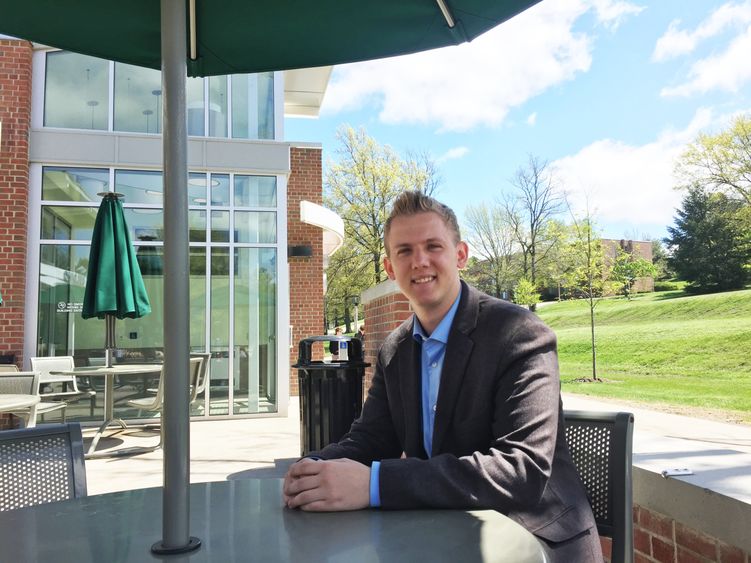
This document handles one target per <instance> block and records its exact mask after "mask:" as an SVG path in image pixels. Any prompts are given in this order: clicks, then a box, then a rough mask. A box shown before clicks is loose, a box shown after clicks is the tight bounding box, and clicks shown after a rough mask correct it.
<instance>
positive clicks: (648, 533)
mask: <svg viewBox="0 0 751 563" xmlns="http://www.w3.org/2000/svg"><path fill="white" fill-rule="evenodd" d="M634 562H635V563H655V562H658V563H676V562H677V563H750V562H751V556H750V555H749V553H747V552H745V551H743V550H742V549H740V548H739V547H735V546H731V545H727V544H725V543H722V542H721V541H719V540H717V539H716V538H713V537H712V536H709V535H707V534H705V533H704V532H702V531H700V530H695V529H693V528H689V527H688V526H685V525H684V524H681V523H680V522H678V521H676V520H674V519H672V518H670V517H668V516H665V515H664V514H660V513H659V512H654V511H652V510H648V509H646V508H644V507H642V506H638V505H637V506H635V507H634Z"/></svg>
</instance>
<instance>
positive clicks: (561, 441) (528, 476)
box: [313, 282, 595, 542]
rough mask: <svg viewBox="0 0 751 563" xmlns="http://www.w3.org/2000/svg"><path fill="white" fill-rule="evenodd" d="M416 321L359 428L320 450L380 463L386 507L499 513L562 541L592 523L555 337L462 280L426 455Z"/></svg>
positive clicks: (395, 350)
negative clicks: (571, 446)
mask: <svg viewBox="0 0 751 563" xmlns="http://www.w3.org/2000/svg"><path fill="white" fill-rule="evenodd" d="M412 323H413V321H412V319H411V318H410V319H408V320H407V321H405V322H404V323H403V324H402V325H401V326H400V327H399V328H398V329H396V330H395V331H394V332H393V333H392V334H391V335H389V337H388V338H387V339H386V340H385V342H384V343H383V346H382V347H381V349H380V351H379V353H378V361H377V363H376V367H375V373H374V377H373V383H372V385H371V387H370V390H369V392H368V397H367V399H366V401H365V404H364V405H363V410H362V415H361V416H360V418H359V419H358V420H356V421H355V422H354V423H353V424H352V428H351V429H350V432H349V433H348V434H347V435H346V436H344V438H342V440H341V441H340V442H339V443H338V444H331V445H329V446H327V447H326V448H324V449H323V450H321V451H320V452H316V453H315V454H313V455H317V456H319V457H321V458H323V459H333V458H342V457H347V458H350V459H354V460H356V461H359V462H361V463H364V464H367V465H370V463H371V462H372V461H374V460H382V462H381V470H380V489H381V490H380V492H381V504H382V507H383V508H385V509H406V508H418V507H445V508H475V509H476V508H491V509H495V510H498V511H499V512H502V513H504V514H506V515H508V516H510V517H511V518H513V519H514V520H516V521H517V522H519V523H520V524H522V525H523V526H524V527H526V528H527V529H528V530H529V531H531V532H532V533H534V534H536V535H538V536H540V537H542V538H544V539H546V540H548V541H553V542H560V541H564V540H566V539H569V538H571V537H573V536H575V535H577V534H579V533H581V532H583V531H585V530H587V529H589V528H591V527H593V526H594V525H595V523H594V518H593V516H592V511H591V509H590V506H589V503H588V502H587V498H586V494H585V492H584V488H583V486H582V484H581V481H580V480H579V476H578V474H577V472H576V469H575V467H574V465H573V462H572V461H571V457H570V455H569V452H568V448H567V446H566V441H565V437H564V427H563V415H562V406H561V399H560V380H559V376H558V358H557V355H556V340H555V335H554V334H553V332H552V331H551V330H550V329H549V328H548V327H547V326H545V325H544V324H543V323H542V321H540V320H539V319H538V317H537V316H536V315H535V314H533V313H530V312H529V311H527V310H526V309H523V308H521V307H518V306H516V305H513V304H510V303H507V302H504V301H501V300H499V299H494V298H492V297H488V296H487V295H485V294H483V293H481V292H479V291H477V290H476V289H474V288H472V287H470V286H468V285H467V284H465V283H464V282H462V290H461V301H460V303H459V308H458V309H457V312H456V317H455V318H454V323H453V325H452V327H451V331H450V333H449V338H448V343H447V346H446V356H445V359H444V364H443V371H442V375H441V383H440V388H439V392H438V404H437V409H436V415H435V428H434V434H433V452H434V454H433V457H431V458H428V457H427V455H426V453H425V449H424V447H423V433H422V414H421V413H422V403H421V392H420V388H421V381H420V379H421V378H420V367H419V366H420V345H419V344H418V343H417V342H415V340H414V338H413V337H412ZM402 452H404V454H405V455H406V459H400V457H401V456H402Z"/></svg>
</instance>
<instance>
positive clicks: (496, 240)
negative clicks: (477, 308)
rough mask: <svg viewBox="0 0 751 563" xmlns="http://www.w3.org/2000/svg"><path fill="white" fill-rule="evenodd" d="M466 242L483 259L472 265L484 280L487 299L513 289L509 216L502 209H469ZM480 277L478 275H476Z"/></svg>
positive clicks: (466, 220) (513, 264) (481, 206)
mask: <svg viewBox="0 0 751 563" xmlns="http://www.w3.org/2000/svg"><path fill="white" fill-rule="evenodd" d="M465 222H466V225H467V242H468V243H469V245H470V247H471V248H472V249H473V250H474V251H475V252H476V253H477V255H478V256H479V257H480V258H481V259H482V261H480V262H478V263H474V262H473V265H472V267H473V269H474V268H477V269H481V271H482V273H483V274H484V275H483V276H482V277H483V278H485V279H487V280H488V282H489V283H487V285H488V287H487V288H485V289H487V290H489V291H487V292H488V293H489V294H490V295H495V296H496V297H501V296H503V292H504V291H507V290H509V289H510V288H511V287H512V285H513V280H514V278H515V274H516V270H517V268H516V264H515V260H514V251H515V249H516V244H515V242H516V236H515V232H514V230H513V228H512V226H511V221H509V218H508V213H507V211H506V210H505V209H504V208H503V207H502V206H498V205H497V206H493V207H488V206H487V205H485V204H479V205H471V206H469V207H467V210H466V212H465ZM477 273H478V274H479V272H477Z"/></svg>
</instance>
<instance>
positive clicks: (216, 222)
mask: <svg viewBox="0 0 751 563" xmlns="http://www.w3.org/2000/svg"><path fill="white" fill-rule="evenodd" d="M211 242H229V211H212V212H211Z"/></svg>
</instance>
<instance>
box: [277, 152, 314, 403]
mask: <svg viewBox="0 0 751 563" xmlns="http://www.w3.org/2000/svg"><path fill="white" fill-rule="evenodd" d="M290 163H291V168H292V172H291V174H290V177H289V182H288V184H287V244H288V245H289V246H297V245H301V246H311V247H312V248H313V256H310V257H300V258H290V259H289V298H290V304H289V319H290V320H289V322H290V324H291V325H292V327H293V331H292V341H291V344H292V348H291V349H290V351H289V360H290V365H292V364H294V363H296V362H297V343H298V342H299V341H300V340H301V339H303V338H307V337H308V336H315V335H320V334H323V233H322V231H321V229H320V228H318V227H314V226H313V225H308V224H306V223H302V222H301V221H300V202H301V201H302V200H307V201H310V202H313V203H317V204H318V205H321V204H322V203H323V195H322V192H323V188H322V179H321V150H320V149H318V148H298V147H292V148H291V149H290ZM280 330H286V327H282V328H280ZM319 353H320V352H319ZM316 359H321V358H316ZM289 393H290V395H298V394H299V389H298V385H297V370H295V369H290V377H289Z"/></svg>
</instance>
